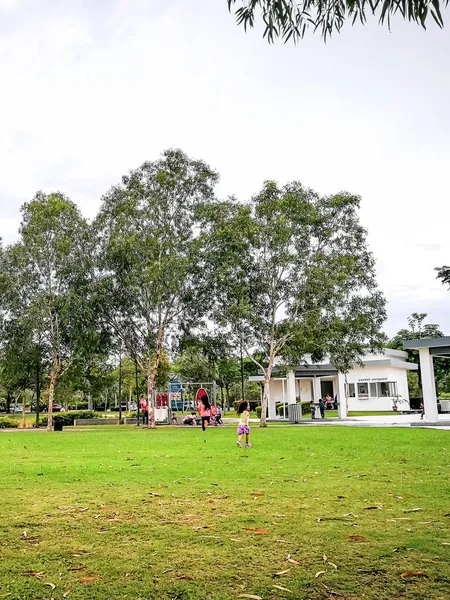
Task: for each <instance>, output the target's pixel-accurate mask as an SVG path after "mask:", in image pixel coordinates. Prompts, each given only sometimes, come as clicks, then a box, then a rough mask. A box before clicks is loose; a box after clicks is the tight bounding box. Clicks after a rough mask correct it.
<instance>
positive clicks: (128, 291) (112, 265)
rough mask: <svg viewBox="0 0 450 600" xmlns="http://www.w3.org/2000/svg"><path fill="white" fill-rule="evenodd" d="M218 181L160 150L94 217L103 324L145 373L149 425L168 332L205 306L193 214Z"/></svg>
mask: <svg viewBox="0 0 450 600" xmlns="http://www.w3.org/2000/svg"><path fill="white" fill-rule="evenodd" d="M217 180H218V175H217V173H216V172H215V171H213V170H212V169H211V168H210V167H209V166H208V165H206V164H205V163H204V162H202V161H199V160H193V159H191V158H189V157H188V156H186V154H184V153H183V152H181V151H180V150H167V151H165V152H164V153H163V154H162V157H161V158H160V159H159V160H156V161H154V162H146V163H144V164H143V165H142V166H141V167H139V168H138V169H136V170H134V171H132V172H131V173H129V174H128V175H126V176H124V177H123V178H122V181H121V182H120V183H119V184H118V185H116V186H114V187H112V188H111V189H110V190H109V192H107V193H106V194H105V196H104V197H103V200H102V205H101V209H100V213H99V215H98V217H97V219H96V223H95V227H96V230H97V236H98V248H99V250H98V270H99V281H98V290H100V291H99V295H100V296H101V297H102V298H103V299H104V315H105V321H106V322H107V323H108V325H109V326H110V328H111V331H112V332H113V334H114V335H115V336H116V337H117V339H118V340H119V342H120V344H121V345H122V346H123V349H124V352H125V353H126V354H127V355H128V356H130V357H131V358H133V359H135V360H136V361H137V362H138V364H139V367H140V368H141V370H142V371H143V372H144V373H145V376H146V380H147V394H148V401H149V406H150V414H149V427H154V426H155V415H154V389H155V381H156V377H157V374H158V370H159V368H160V365H161V362H162V360H163V358H164V353H165V351H167V347H168V344H169V342H170V339H171V336H173V335H178V333H179V331H180V330H188V329H189V328H190V327H192V326H195V325H197V324H198V323H199V320H201V319H202V316H203V315H204V314H205V312H206V310H207V307H208V305H209V303H210V298H209V295H208V291H207V288H206V286H205V279H204V277H203V256H202V243H203V242H202V230H201V229H200V228H199V227H198V222H197V219H196V212H197V211H198V209H199V207H201V206H203V205H204V204H208V203H210V202H211V201H212V199H213V198H214V186H215V184H216V182H217Z"/></svg>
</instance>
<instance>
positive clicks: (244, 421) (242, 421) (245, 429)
mask: <svg viewBox="0 0 450 600" xmlns="http://www.w3.org/2000/svg"><path fill="white" fill-rule="evenodd" d="M237 414H238V417H239V425H238V428H237V433H238V440H237V442H236V443H237V445H238V446H239V447H240V448H242V441H241V440H242V437H243V436H244V435H245V447H246V448H251V447H252V445H251V444H250V442H249V436H250V426H249V424H248V423H249V419H250V404H249V403H248V402H245V401H244V402H241V403H240V405H239V408H238V410H237Z"/></svg>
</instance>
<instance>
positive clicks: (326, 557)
mask: <svg viewBox="0 0 450 600" xmlns="http://www.w3.org/2000/svg"><path fill="white" fill-rule="evenodd" d="M327 560H328V556H327V555H326V554H324V555H323V562H327Z"/></svg>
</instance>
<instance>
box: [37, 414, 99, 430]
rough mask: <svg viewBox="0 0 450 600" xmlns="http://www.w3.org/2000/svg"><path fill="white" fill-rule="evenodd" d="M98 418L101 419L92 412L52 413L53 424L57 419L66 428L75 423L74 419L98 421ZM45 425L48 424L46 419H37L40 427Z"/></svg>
mask: <svg viewBox="0 0 450 600" xmlns="http://www.w3.org/2000/svg"><path fill="white" fill-rule="evenodd" d="M100 418H101V417H99V416H98V414H97V413H95V412H94V411H93V410H84V411H77V412H62V413H60V412H58V413H53V422H55V419H59V420H61V421H62V424H63V425H64V426H66V427H69V426H70V425H73V422H74V421H75V419H100ZM47 423H48V418H47V417H41V418H40V419H39V426H40V427H46V426H47Z"/></svg>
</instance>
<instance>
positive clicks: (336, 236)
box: [207, 181, 385, 426]
mask: <svg viewBox="0 0 450 600" xmlns="http://www.w3.org/2000/svg"><path fill="white" fill-rule="evenodd" d="M358 208H359V198H358V197H357V196H353V195H350V194H345V193H342V194H337V195H335V196H329V197H322V196H319V195H318V194H317V193H316V192H314V191H313V190H311V189H308V188H305V187H304V186H303V185H302V184H301V183H299V182H297V181H294V182H291V183H288V184H286V185H285V186H282V187H281V186H279V185H278V184H277V183H276V182H274V181H267V182H266V183H265V185H264V187H263V188H262V190H261V191H260V192H259V193H258V194H257V195H256V196H254V197H253V198H252V201H251V203H246V204H239V203H237V202H235V201H233V200H231V201H229V202H225V203H224V202H221V203H218V204H217V205H216V206H214V207H211V208H210V209H209V226H208V235H209V238H210V247H209V248H208V252H207V256H208V259H209V261H210V265H211V272H212V273H214V284H212V285H213V286H214V293H213V297H214V302H215V305H214V309H213V319H214V320H215V321H216V322H218V323H219V324H220V325H221V326H222V327H224V328H225V330H226V331H228V335H229V336H231V337H232V338H233V339H234V343H235V344H236V345H238V344H240V343H241V344H242V345H243V347H244V348H245V351H246V353H247V355H248V357H249V358H250V359H251V360H252V361H253V362H254V363H255V364H256V365H257V367H258V368H259V369H260V371H261V373H262V374H263V375H264V393H263V402H262V404H263V408H262V413H261V425H262V426H265V424H266V411H267V406H268V400H269V384H270V379H271V376H272V372H273V370H274V368H275V367H276V365H277V363H279V362H280V360H281V361H283V362H285V363H286V364H287V365H290V366H295V365H297V364H298V363H299V361H300V360H301V359H302V357H304V356H305V354H308V353H309V354H311V355H312V359H313V360H317V359H320V358H322V357H323V356H324V355H325V354H329V355H330V357H331V359H332V361H334V362H335V363H336V366H339V367H340V368H341V369H343V370H344V371H348V370H349V368H350V366H351V364H352V362H355V361H357V360H358V359H359V357H360V356H361V355H362V354H363V353H364V351H365V350H366V349H367V348H368V347H370V348H373V349H376V348H380V347H381V341H382V338H381V336H380V328H381V325H382V323H383V321H384V319H385V301H384V297H383V295H382V294H381V293H380V291H379V290H378V288H377V286H376V280H375V262H374V258H373V256H372V254H371V253H370V252H369V250H368V249H367V245H366V232H365V230H364V228H363V227H362V226H361V224H360V223H359V217H358V213H357V211H358ZM254 350H257V351H258V352H259V353H260V356H261V357H262V358H261V359H260V360H258V359H257V358H255V356H254Z"/></svg>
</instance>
